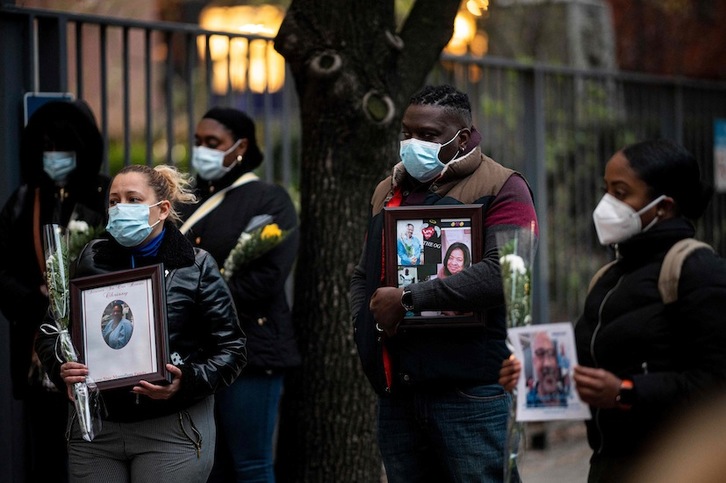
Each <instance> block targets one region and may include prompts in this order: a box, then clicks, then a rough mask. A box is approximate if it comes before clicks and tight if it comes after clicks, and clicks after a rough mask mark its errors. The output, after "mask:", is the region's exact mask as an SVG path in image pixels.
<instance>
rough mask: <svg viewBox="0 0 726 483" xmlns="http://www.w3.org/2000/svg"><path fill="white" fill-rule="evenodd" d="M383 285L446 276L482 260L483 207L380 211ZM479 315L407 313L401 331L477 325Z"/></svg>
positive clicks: (449, 311) (451, 311)
mask: <svg viewBox="0 0 726 483" xmlns="http://www.w3.org/2000/svg"><path fill="white" fill-rule="evenodd" d="M383 223H384V240H385V241H384V243H385V250H384V253H385V255H384V264H385V272H386V275H385V278H386V280H385V282H386V285H387V286H390V287H405V286H407V285H409V284H411V283H416V282H423V281H426V280H432V279H435V278H445V277H449V276H452V275H456V274H457V273H459V272H461V271H462V270H465V269H466V268H468V267H470V266H471V265H472V264H473V263H476V262H478V261H480V260H481V259H482V257H483V250H484V246H483V239H482V233H483V231H482V230H483V227H482V205H478V204H477V205H446V206H443V205H433V206H416V207H405V206H404V207H386V208H384V219H383ZM483 323H484V320H483V316H482V315H481V314H475V313H473V312H459V311H456V310H455V308H448V307H439V308H437V310H428V311H420V312H408V313H407V314H406V316H405V318H404V320H403V322H401V326H400V327H401V328H415V327H422V328H435V327H454V326H472V325H475V326H481V325H483Z"/></svg>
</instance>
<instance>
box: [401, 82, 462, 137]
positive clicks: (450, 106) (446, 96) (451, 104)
mask: <svg viewBox="0 0 726 483" xmlns="http://www.w3.org/2000/svg"><path fill="white" fill-rule="evenodd" d="M411 104H417V105H427V106H439V107H442V108H444V109H446V110H448V111H449V112H451V114H453V115H454V116H457V117H458V118H459V119H460V120H461V122H462V123H464V124H465V125H466V126H467V127H468V126H471V104H470V103H469V96H467V95H466V94H465V93H463V92H461V91H458V90H456V89H455V88H454V87H453V86H450V85H448V84H444V85H440V86H425V87H424V88H423V89H421V90H420V91H418V92H417V93H416V94H414V95H413V96H411V99H410V101H409V105H411Z"/></svg>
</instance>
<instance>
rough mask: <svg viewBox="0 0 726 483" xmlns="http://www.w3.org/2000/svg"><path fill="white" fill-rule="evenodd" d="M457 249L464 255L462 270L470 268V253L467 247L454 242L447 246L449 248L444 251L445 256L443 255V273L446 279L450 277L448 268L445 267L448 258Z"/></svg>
mask: <svg viewBox="0 0 726 483" xmlns="http://www.w3.org/2000/svg"><path fill="white" fill-rule="evenodd" d="M457 248H458V249H459V250H461V252H462V253H463V254H464V268H468V267H469V266H471V252H470V251H469V247H468V246H466V245H464V244H463V243H461V242H454V243H452V244H451V245H449V248H447V249H446V255H444V273H445V274H446V276H447V277H448V276H449V275H451V272H450V271H449V267H448V266H447V263H448V261H449V257H450V256H451V252H453V251H454V250H456V249H457Z"/></svg>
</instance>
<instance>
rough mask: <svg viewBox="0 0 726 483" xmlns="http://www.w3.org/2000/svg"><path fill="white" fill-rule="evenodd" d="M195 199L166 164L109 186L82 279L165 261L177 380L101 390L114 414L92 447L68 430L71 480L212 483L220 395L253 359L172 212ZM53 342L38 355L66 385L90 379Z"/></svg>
mask: <svg viewBox="0 0 726 483" xmlns="http://www.w3.org/2000/svg"><path fill="white" fill-rule="evenodd" d="M193 201H195V197H194V195H193V194H192V193H191V192H190V191H189V187H188V179H187V177H186V176H184V175H182V174H181V173H179V172H178V171H177V170H176V169H174V168H172V167H169V166H158V167H156V168H150V167H148V166H143V165H132V166H127V167H125V168H123V169H122V170H121V171H120V172H119V173H118V174H117V175H116V176H115V177H114V178H113V181H112V183H111V188H110V192H109V209H108V224H107V226H106V230H107V231H108V234H109V235H110V236H109V237H107V238H106V239H102V240H94V241H92V242H91V243H89V244H88V245H87V246H86V247H85V248H84V250H83V251H82V252H81V255H80V256H79V259H78V262H77V267H76V272H75V276H76V277H82V276H88V275H96V274H101V273H110V272H115V271H119V270H127V269H130V268H134V267H143V266H149V265H155V264H159V263H161V264H162V265H163V269H164V278H165V288H166V293H165V297H166V313H167V320H166V322H167V329H168V334H169V352H170V355H171V360H173V361H174V364H172V363H171V362H169V363H167V364H166V370H167V371H168V373H169V374H170V375H171V376H172V379H171V383H169V384H166V385H162V384H151V383H149V382H147V381H141V382H139V383H138V384H137V385H135V386H133V387H132V388H131V389H130V390H129V389H128V388H121V389H109V390H105V391H102V398H103V401H104V403H105V406H106V409H107V414H106V415H105V416H104V417H103V425H102V428H101V430H100V431H99V432H98V433H97V434H96V435H95V438H94V439H93V441H91V442H87V441H85V440H84V439H83V438H82V436H81V431H80V428H79V425H78V422H77V420H76V419H75V418H73V419H72V420H71V424H70V427H69V431H68V451H69V474H70V481H73V482H89V483H91V482H98V481H105V482H129V481H151V480H153V481H155V482H174V483H178V482H180V481H195V482H204V481H206V479H207V477H208V475H209V473H210V471H211V468H212V464H213V461H214V441H215V432H216V430H215V424H214V393H215V391H216V390H217V389H218V388H220V387H222V386H227V385H229V384H231V383H232V382H233V381H234V379H235V378H236V377H237V375H238V374H239V373H240V371H241V370H242V367H243V366H244V365H245V361H246V349H245V336H244V333H243V332H242V330H241V329H240V326H239V322H238V319H237V314H236V312H235V309H234V304H233V303H232V298H231V295H230V293H229V290H228V288H227V284H226V283H225V282H224V279H223V278H222V276H221V274H220V273H219V270H218V268H217V265H216V263H215V262H214V260H213V259H212V257H211V256H210V255H209V254H208V253H207V252H205V251H204V250H200V249H197V248H194V247H193V246H192V245H191V243H189V241H188V240H187V239H186V238H185V237H184V236H183V235H182V234H181V233H180V232H179V230H178V229H177V228H176V226H175V221H176V220H177V219H178V215H177V212H176V209H175V206H176V205H178V204H185V203H191V202H193ZM55 344H56V336H54V335H46V336H43V337H42V338H39V340H38V342H37V344H36V348H37V350H38V353H39V354H40V356H41V358H42V360H43V363H44V364H45V366H46V368H47V370H48V373H49V374H50V375H51V376H52V378H53V380H54V382H55V383H56V385H57V386H58V387H59V388H62V389H63V390H64V391H66V390H67V392H68V394H69V398H72V390H71V386H72V385H73V384H74V383H77V382H83V381H84V380H85V377H86V376H87V375H88V374H89V371H88V368H87V367H86V366H85V365H83V364H81V363H78V362H65V363H59V362H58V361H57V360H56V357H55V349H54V348H55Z"/></svg>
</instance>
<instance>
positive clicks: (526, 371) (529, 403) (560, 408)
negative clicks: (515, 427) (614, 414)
mask: <svg viewBox="0 0 726 483" xmlns="http://www.w3.org/2000/svg"><path fill="white" fill-rule="evenodd" d="M508 337H509V340H510V342H511V343H512V345H513V347H514V350H513V351H514V355H515V356H516V357H517V358H518V359H519V360H520V361H522V376H521V377H520V380H519V381H518V383H517V421H552V420H561V419H590V417H591V415H590V408H589V406H588V405H587V404H585V403H583V402H582V401H581V400H580V397H579V396H578V395H577V391H576V390H575V388H574V383H573V377H572V369H573V367H574V366H575V365H576V364H577V352H576V350H575V337H574V332H573V330H572V324H571V323H569V322H558V323H553V324H537V325H530V326H524V327H516V328H510V329H509V330H508Z"/></svg>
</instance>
